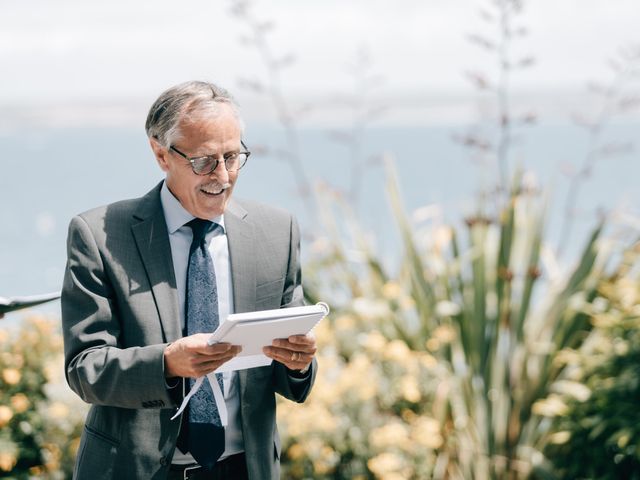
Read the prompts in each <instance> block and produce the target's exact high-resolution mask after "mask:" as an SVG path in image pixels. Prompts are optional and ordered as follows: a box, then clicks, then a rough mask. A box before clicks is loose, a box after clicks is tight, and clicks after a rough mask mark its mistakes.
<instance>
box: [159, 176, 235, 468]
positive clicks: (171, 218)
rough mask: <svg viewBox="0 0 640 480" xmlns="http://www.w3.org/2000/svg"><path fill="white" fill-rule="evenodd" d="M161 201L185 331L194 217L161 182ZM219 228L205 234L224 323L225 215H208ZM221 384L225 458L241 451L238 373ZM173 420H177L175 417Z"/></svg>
mask: <svg viewBox="0 0 640 480" xmlns="http://www.w3.org/2000/svg"><path fill="white" fill-rule="evenodd" d="M160 201H161V203H162V208H163V210H164V218H165V220H166V222H167V230H168V231H169V242H170V244H171V257H172V259H173V269H174V272H175V276H176V285H177V287H178V301H179V307H180V308H179V310H180V325H181V326H182V329H183V331H184V325H185V315H184V310H185V306H184V304H185V296H186V284H187V266H188V264H189V248H190V247H191V240H192V238H193V232H192V231H191V228H190V227H188V226H186V225H185V224H186V223H187V222H189V221H191V220H193V219H194V218H195V217H194V216H193V215H191V214H190V213H189V212H187V211H186V210H185V209H184V207H183V206H182V204H180V202H179V201H178V200H177V199H176V197H174V196H173V194H172V193H171V192H170V191H169V188H168V187H167V183H166V182H165V183H163V185H162V189H161V191H160ZM209 220H211V221H212V222H215V223H217V224H218V225H220V226H221V227H222V228H217V229H215V230H214V231H213V232H209V233H207V234H206V236H205V240H206V242H207V246H208V249H209V254H210V255H211V258H212V259H213V266H214V269H215V272H216V285H217V288H218V311H219V318H220V323H223V322H224V321H225V319H226V318H227V315H229V314H230V313H233V287H232V285H231V264H230V263H229V244H228V242H227V235H226V230H225V229H224V215H221V216H219V217H216V218H210V219H209ZM222 378H223V387H224V399H225V403H226V405H227V412H228V415H229V424H228V425H227V427H225V433H224V436H225V450H224V453H223V454H222V456H221V457H220V458H221V459H222V458H225V457H228V456H230V455H235V454H236V453H240V452H243V451H244V442H243V439H242V427H241V424H240V395H239V391H238V389H239V385H238V375H237V373H236V372H226V373H224V374H223V375H222ZM174 421H176V422H177V421H179V420H178V419H176V420H174ZM194 462H195V460H194V459H193V457H192V456H191V454H186V455H185V454H183V453H182V452H181V451H180V449H178V448H176V451H175V454H174V456H173V463H177V464H187V463H194Z"/></svg>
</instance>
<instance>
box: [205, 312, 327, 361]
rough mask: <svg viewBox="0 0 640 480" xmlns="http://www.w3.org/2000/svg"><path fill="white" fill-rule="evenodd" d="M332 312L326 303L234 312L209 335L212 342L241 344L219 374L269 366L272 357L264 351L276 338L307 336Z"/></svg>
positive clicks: (210, 343)
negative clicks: (234, 355)
mask: <svg viewBox="0 0 640 480" xmlns="http://www.w3.org/2000/svg"><path fill="white" fill-rule="evenodd" d="M328 313H329V306H328V305H327V304H326V303H317V304H316V305H308V306H304V307H291V308H280V309H276V310H262V311H258V312H247V313H234V314H231V315H229V316H228V317H227V319H226V320H225V321H224V322H223V323H222V324H220V326H219V327H218V328H217V329H216V331H215V332H213V333H212V334H211V337H209V345H213V344H214V343H223V342H224V343H230V344H232V345H240V346H242V352H240V354H239V355H238V356H236V357H234V358H232V359H231V360H229V361H228V362H226V363H225V364H224V365H222V366H221V367H220V368H218V369H217V370H216V373H222V372H228V371H232V370H243V369H245V368H253V367H259V366H264V365H269V364H270V363H271V362H272V360H271V359H270V358H269V357H267V356H266V355H264V354H263V353H262V348H263V347H266V346H269V345H271V342H273V340H275V339H276V338H287V337H289V336H291V335H306V334H307V333H309V332H310V331H311V330H312V329H313V327H315V326H316V325H317V324H318V322H319V321H320V320H322V319H323V318H324V317H326V316H327V314H328Z"/></svg>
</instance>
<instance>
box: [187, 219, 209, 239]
mask: <svg viewBox="0 0 640 480" xmlns="http://www.w3.org/2000/svg"><path fill="white" fill-rule="evenodd" d="M187 225H188V226H189V227H191V230H192V231H193V242H194V243H195V242H197V243H200V242H202V240H203V239H204V236H205V235H206V234H207V233H208V232H210V231H211V230H213V228H214V225H216V224H215V223H213V222H210V221H209V220H203V219H202V218H194V219H193V220H191V221H190V222H188V223H187Z"/></svg>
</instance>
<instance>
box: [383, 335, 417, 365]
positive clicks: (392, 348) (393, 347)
mask: <svg viewBox="0 0 640 480" xmlns="http://www.w3.org/2000/svg"><path fill="white" fill-rule="evenodd" d="M410 353H411V351H410V350H409V347H408V346H407V344H406V343H404V342H403V341H402V340H392V341H391V342H390V343H389V345H388V346H387V350H386V352H385V357H386V358H387V359H388V360H392V361H395V362H398V363H404V362H405V361H406V359H407V357H408V356H409V354H410Z"/></svg>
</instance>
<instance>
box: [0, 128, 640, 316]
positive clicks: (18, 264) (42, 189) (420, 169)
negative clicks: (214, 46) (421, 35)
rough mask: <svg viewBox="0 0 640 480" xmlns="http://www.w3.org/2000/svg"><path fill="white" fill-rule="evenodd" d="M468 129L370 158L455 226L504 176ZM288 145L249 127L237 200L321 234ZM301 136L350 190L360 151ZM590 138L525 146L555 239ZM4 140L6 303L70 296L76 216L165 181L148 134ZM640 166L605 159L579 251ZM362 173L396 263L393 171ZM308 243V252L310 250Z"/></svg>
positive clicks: (633, 201)
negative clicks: (462, 141) (71, 227)
mask: <svg viewBox="0 0 640 480" xmlns="http://www.w3.org/2000/svg"><path fill="white" fill-rule="evenodd" d="M639 127H640V124H637V123H626V124H619V125H614V126H611V127H609V129H608V132H607V135H608V138H609V139H610V140H612V141H629V140H631V141H632V140H634V138H637V134H638V131H639ZM463 132H464V127H463V126H442V127H433V126H431V127H377V128H372V129H370V130H368V131H367V132H366V133H365V134H364V136H363V137H362V141H361V143H360V152H361V155H362V157H363V158H369V157H371V158H374V159H375V158H377V157H378V156H379V155H380V154H382V153H387V154H389V155H391V156H393V157H394V158H395V164H396V167H397V171H398V174H399V177H400V184H401V188H402V194H403V198H404V201H405V205H406V207H407V209H408V210H413V209H416V208H418V207H421V206H424V205H428V204H438V205H440V206H441V208H442V212H443V215H444V217H445V218H446V219H447V220H448V221H451V222H454V223H455V222H457V221H460V219H461V218H462V217H463V216H464V215H465V214H468V213H470V212H471V211H472V210H473V208H474V205H475V202H476V198H477V197H476V193H477V191H478V190H479V189H480V188H482V187H483V186H486V185H487V184H488V183H491V179H495V178H496V176H495V171H494V170H491V167H486V166H485V167H482V166H480V165H478V164H476V163H474V161H473V160H472V159H471V158H470V154H469V151H468V150H467V149H465V148H463V147H461V146H460V145H459V144H457V143H456V142H454V141H453V140H452V137H453V136H454V135H456V134H460V133H463ZM283 138H284V137H283V132H282V131H281V130H279V129H278V128H277V127H273V126H260V125H258V126H251V127H250V128H249V130H248V131H247V135H246V140H247V143H248V145H249V147H250V148H252V149H253V150H255V154H254V155H253V156H252V157H251V158H250V163H249V164H248V165H247V166H246V167H245V169H244V170H243V171H242V173H241V176H240V179H239V183H238V185H237V187H236V191H235V193H234V195H237V196H242V197H245V198H251V199H255V200H259V201H264V202H266V203H270V204H273V205H276V206H280V207H283V208H286V209H289V210H291V211H293V212H294V213H295V214H296V215H298V217H299V219H300V222H301V225H302V228H303V230H305V231H316V232H317V230H318V229H320V228H322V227H321V226H320V225H317V224H314V223H313V221H312V218H310V216H309V215H308V213H307V211H306V210H305V208H304V205H303V204H304V202H303V201H302V200H301V198H300V195H299V193H298V192H297V188H296V183H295V177H294V175H293V173H292V171H291V168H290V167H289V166H288V165H287V164H286V162H283V161H282V160H279V159H278V155H274V154H269V153H265V152H264V150H263V149H262V148H261V147H262V146H267V147H269V149H270V150H271V151H272V152H273V151H275V150H276V149H277V148H281V147H282V145H283ZM299 140H300V146H301V148H300V151H301V154H302V158H303V163H304V168H305V171H306V173H307V174H308V176H309V178H311V179H314V180H323V181H325V182H327V183H328V184H331V185H332V186H334V187H337V188H342V189H345V190H347V189H348V188H349V185H350V181H351V178H350V177H351V163H350V155H349V150H348V148H346V147H345V145H344V144H340V143H338V142H336V141H334V140H333V139H332V136H331V135H330V134H329V132H328V131H327V130H326V129H322V128H307V129H302V130H300V131H299ZM587 141H588V138H587V136H586V135H585V133H584V132H583V131H582V130H581V129H579V128H577V127H575V126H573V125H570V124H547V125H538V126H535V127H533V128H530V129H529V130H528V131H527V132H526V134H525V135H523V137H522V141H521V142H520V143H518V145H517V146H516V147H515V148H514V155H513V157H514V161H515V162H517V163H519V164H520V165H521V166H523V167H524V168H526V169H530V170H532V171H534V172H535V173H536V174H537V177H538V178H539V182H540V184H542V185H543V186H553V192H554V193H553V198H554V199H555V200H554V203H553V204H552V208H551V209H550V211H551V219H550V222H551V223H550V225H551V235H553V234H554V232H555V233H556V234H557V229H558V228H557V225H558V221H559V220H558V218H557V217H559V212H560V209H561V208H560V207H561V205H562V201H563V199H564V197H565V195H566V190H567V186H568V181H567V179H566V177H565V176H564V175H563V174H562V173H561V165H562V164H564V163H571V164H575V165H579V164H580V163H581V162H582V161H583V159H584V157H585V154H586V151H587ZM0 145H1V146H2V149H1V151H2V159H1V160H0V296H5V297H6V296H12V295H29V294H37V293H44V292H49V291H55V290H58V289H59V288H60V286H61V281H62V275H63V270H64V263H65V239H66V228H67V224H68V222H69V220H70V218H71V217H72V216H73V215H74V214H76V213H79V212H81V211H84V210H86V209H89V208H92V207H94V206H97V205H101V204H105V203H108V202H112V201H116V200H119V199H122V198H130V197H137V196H140V195H142V194H144V193H145V192H147V191H148V190H149V189H150V188H152V187H153V186H154V185H155V184H156V183H157V182H158V181H160V180H161V178H162V172H161V171H160V169H159V168H158V167H157V165H156V164H155V160H154V158H153V156H152V154H151V151H150V149H149V147H148V143H147V139H146V137H145V134H144V131H143V129H142V128H140V129H133V128H131V129H116V128H99V129H98V128H75V129H27V128H22V129H15V130H14V131H12V132H10V133H6V132H5V133H4V134H0ZM261 152H262V153H261ZM638 160H639V158H638V154H637V153H635V152H633V151H629V152H625V153H623V154H619V155H615V156H611V158H606V159H603V160H601V161H599V162H598V163H597V164H596V166H595V168H594V170H593V175H592V176H591V177H590V178H589V179H587V180H586V181H585V182H584V188H583V190H582V192H581V195H580V197H579V198H578V202H577V205H576V206H575V207H576V210H577V212H578V217H577V223H576V229H575V235H574V236H573V237H572V238H573V240H572V242H573V243H572V245H571V248H574V247H576V248H577V247H578V246H579V243H580V242H581V240H583V237H584V235H581V232H585V231H586V229H588V228H589V226H590V225H592V224H593V222H594V221H595V215H594V212H595V211H596V210H597V209H599V208H605V209H610V208H614V207H617V206H620V205H626V206H627V210H629V211H631V212H637V211H638V208H637V206H639V205H640V189H639V188H638V187H637V182H638V179H640V162H639V161H638ZM360 175H361V178H362V183H361V185H362V188H361V192H360V197H359V208H358V210H357V211H358V215H359V217H360V220H361V221H362V223H363V224H364V225H366V226H368V227H370V228H371V229H372V231H374V232H376V236H377V241H378V246H379V248H380V250H381V251H385V252H387V254H390V255H391V256H393V252H394V251H397V249H398V245H397V241H396V235H395V226H394V223H393V218H392V217H391V214H390V211H389V207H388V201H387V197H386V190H385V181H386V180H385V174H384V171H383V168H382V167H381V166H380V165H379V164H378V163H376V162H375V161H374V162H370V163H367V165H366V167H365V168H364V169H363V170H361V172H360ZM320 201H321V202H322V201H323V198H322V197H320ZM302 247H303V252H304V251H305V248H306V247H307V246H306V245H304V244H303V246H302ZM57 308H59V307H58V306H57V305H56V304H51V305H49V306H48V307H45V311H49V312H53V313H55V312H56V309H57ZM12 315H16V314H12Z"/></svg>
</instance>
